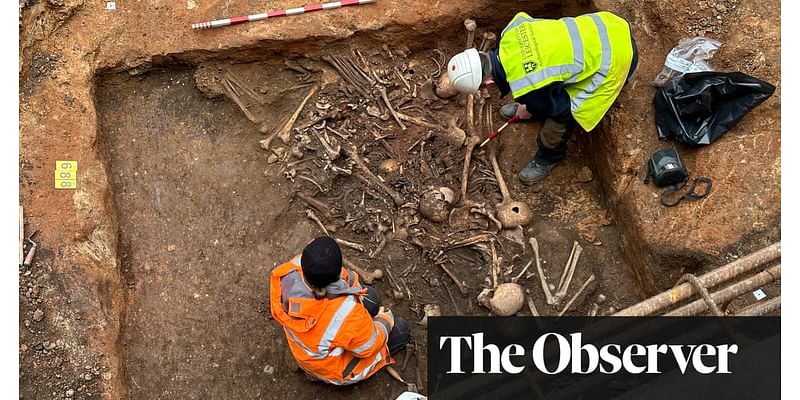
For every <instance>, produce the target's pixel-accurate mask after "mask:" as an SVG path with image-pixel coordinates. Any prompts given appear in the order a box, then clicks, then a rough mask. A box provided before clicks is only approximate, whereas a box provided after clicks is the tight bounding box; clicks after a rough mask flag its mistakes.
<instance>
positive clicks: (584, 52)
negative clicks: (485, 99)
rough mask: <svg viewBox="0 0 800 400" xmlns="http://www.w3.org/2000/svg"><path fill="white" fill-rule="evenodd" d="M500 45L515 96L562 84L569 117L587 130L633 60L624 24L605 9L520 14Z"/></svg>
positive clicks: (604, 109) (615, 93) (613, 95)
mask: <svg viewBox="0 0 800 400" xmlns="http://www.w3.org/2000/svg"><path fill="white" fill-rule="evenodd" d="M498 47H499V53H498V56H499V58H500V64H502V65H503V69H504V70H505V73H506V79H507V80H508V83H509V86H510V87H511V94H512V95H513V96H514V98H519V97H521V96H523V95H525V94H526V93H529V92H531V91H534V90H536V89H540V88H543V87H545V86H547V85H549V84H551V83H554V82H563V83H564V87H565V90H566V91H567V94H569V97H570V101H571V104H570V109H571V111H572V116H573V118H575V121H577V122H578V124H579V125H580V126H581V127H582V128H583V129H584V130H586V131H587V132H588V131H591V130H592V129H594V127H595V126H597V124H598V123H599V122H600V120H601V119H602V118H603V116H604V115H605V114H606V112H607V111H608V109H609V108H610V107H611V104H613V103H614V100H616V99H617V96H618V95H619V93H620V92H621V91H622V86H623V85H624V84H625V79H626V78H627V75H628V70H629V69H630V68H631V60H632V58H633V45H632V44H631V32H630V27H629V26H628V22H627V21H625V20H624V19H622V18H620V17H618V16H616V15H614V14H611V13H609V12H605V11H603V12H598V13H593V14H586V15H581V16H579V17H575V18H569V17H566V18H561V19H557V20H554V19H536V18H531V17H530V16H529V15H528V14H526V13H522V12H521V13H518V14H517V15H516V16H514V18H513V19H512V20H511V22H510V23H509V24H508V26H506V28H505V29H504V30H503V33H502V34H501V36H500V44H499V46H498Z"/></svg>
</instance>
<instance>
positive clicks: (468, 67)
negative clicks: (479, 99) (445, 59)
mask: <svg viewBox="0 0 800 400" xmlns="http://www.w3.org/2000/svg"><path fill="white" fill-rule="evenodd" d="M447 76H448V77H450V82H451V83H452V84H453V87H454V88H456V90H458V91H459V92H461V93H467V94H470V93H475V92H477V91H478V89H480V87H481V82H483V68H481V57H480V56H479V55H478V50H475V49H467V50H465V51H462V52H461V53H458V54H456V55H455V56H453V58H451V59H450V62H449V63H447Z"/></svg>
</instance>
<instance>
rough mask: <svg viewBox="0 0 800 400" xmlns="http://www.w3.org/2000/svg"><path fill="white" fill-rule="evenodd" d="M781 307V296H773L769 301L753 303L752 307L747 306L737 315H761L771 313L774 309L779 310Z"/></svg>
mask: <svg viewBox="0 0 800 400" xmlns="http://www.w3.org/2000/svg"><path fill="white" fill-rule="evenodd" d="M780 309H781V296H778V297H773V298H771V299H769V300H767V301H764V302H759V303H756V304H753V305H752V306H750V307H747V308H745V309H743V310H741V311H739V313H738V314H736V316H737V317H760V316H763V315H765V314H769V313H771V312H773V311H777V310H780Z"/></svg>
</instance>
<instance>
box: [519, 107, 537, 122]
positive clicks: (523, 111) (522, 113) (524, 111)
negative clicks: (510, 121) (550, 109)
mask: <svg viewBox="0 0 800 400" xmlns="http://www.w3.org/2000/svg"><path fill="white" fill-rule="evenodd" d="M517 117H519V119H523V120H525V119H531V118H533V114H531V113H529V112H528V108H527V107H525V104H520V105H519V106H518V107H517Z"/></svg>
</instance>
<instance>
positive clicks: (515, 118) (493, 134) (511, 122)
mask: <svg viewBox="0 0 800 400" xmlns="http://www.w3.org/2000/svg"><path fill="white" fill-rule="evenodd" d="M517 121H519V117H518V116H516V115H515V116H513V117H511V119H509V120H508V122H506V123H505V124H503V126H501V127H500V129H498V130H496V131H494V132H492V133H491V134H490V135H489V137H488V138H486V140H484V141H483V142H481V145H480V146H478V147H483V146H484V145H485V144H486V143H489V142H491V141H492V140H494V139H495V138H497V137H498V136H500V132H502V131H503V129H506V127H507V126H509V125H511V124H513V123H514V122H517Z"/></svg>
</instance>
